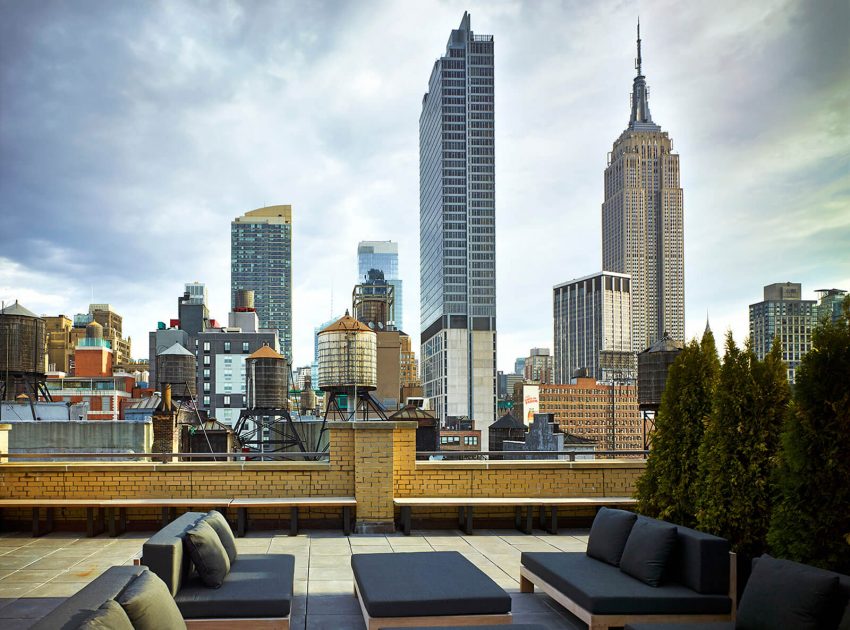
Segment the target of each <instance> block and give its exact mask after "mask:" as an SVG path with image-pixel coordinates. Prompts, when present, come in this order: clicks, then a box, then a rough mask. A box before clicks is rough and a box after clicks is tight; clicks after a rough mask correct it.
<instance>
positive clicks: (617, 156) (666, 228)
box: [602, 24, 685, 353]
mask: <svg viewBox="0 0 850 630" xmlns="http://www.w3.org/2000/svg"><path fill="white" fill-rule="evenodd" d="M640 44H641V40H640V24H638V39H637V52H638V56H637V61H636V63H635V67H636V69H637V76H636V77H635V79H634V85H633V87H632V113H631V118H630V120H629V124H628V127H627V128H626V130H625V131H623V133H622V134H620V137H619V138H617V140H616V141H615V142H614V146H613V148H612V150H611V153H610V154H609V156H608V167H607V168H606V169H605V201H604V203H603V204H602V268H603V269H605V270H608V271H616V272H619V273H625V274H629V276H631V296H632V326H631V327H632V331H631V332H632V351H633V352H635V353H637V352H642V351H643V350H644V349H646V348H648V347H649V346H651V345H652V344H653V343H655V342H656V341H657V340H658V339H660V338H661V337H663V335H664V333H665V332H667V333H669V334H670V336H671V337H672V338H673V339H674V340H676V341H684V339H685V254H684V228H683V202H682V188H681V186H680V185H679V156H678V154H675V153H673V141H672V140H671V139H670V137H669V136H668V134H667V132H666V131H662V130H661V127H660V126H659V125H657V124H655V123H654V122H653V120H652V116H651V115H650V113H649V89H648V88H647V86H646V77H644V76H643V74H642V70H641V51H640Z"/></svg>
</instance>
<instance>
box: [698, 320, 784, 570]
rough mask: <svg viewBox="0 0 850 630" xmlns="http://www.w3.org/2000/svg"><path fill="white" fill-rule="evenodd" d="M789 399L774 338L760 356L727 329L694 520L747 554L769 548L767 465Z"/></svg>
mask: <svg viewBox="0 0 850 630" xmlns="http://www.w3.org/2000/svg"><path fill="white" fill-rule="evenodd" d="M789 400H790V389H789V387H788V382H787V379H786V366H785V364H784V363H783V362H782V352H781V349H780V346H779V343H778V339H777V340H775V341H774V344H773V348H772V349H771V351H770V353H769V354H768V355H767V357H765V360H764V361H759V360H758V359H757V358H756V356H755V354H754V353H753V352H752V350H751V349H750V348H749V346H747V347H745V348H744V349H740V348H738V347H737V346H736V345H735V341H734V340H733V339H732V335H731V333H729V334H728V335H727V337H726V350H725V355H724V359H723V365H722V367H721V368H720V378H719V381H718V385H717V392H716V394H715V397H714V405H713V408H712V413H711V415H710V417H709V420H708V422H707V424H706V428H705V433H704V435H703V441H702V444H701V446H700V451H699V471H700V479H701V481H700V484H699V497H698V500H697V523H698V526H699V527H700V529H702V530H704V531H708V532H712V533H714V534H717V535H719V536H722V537H724V538H727V539H728V540H729V541H730V542H731V543H732V546H733V548H734V549H735V550H736V551H738V552H739V553H743V554H745V555H748V556H755V555H759V554H761V553H763V552H764V551H766V547H767V542H766V541H767V532H768V527H769V524H770V513H771V478H772V469H773V467H774V465H775V460H776V454H777V451H778V449H779V436H780V432H781V430H782V422H783V418H784V415H785V413H786V412H787V408H788V403H789Z"/></svg>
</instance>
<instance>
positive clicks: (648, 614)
mask: <svg viewBox="0 0 850 630" xmlns="http://www.w3.org/2000/svg"><path fill="white" fill-rule="evenodd" d="M520 565H521V566H520V590H521V591H522V592H524V593H530V592H533V591H534V588H535V587H537V588H539V589H540V590H542V591H543V592H545V593H546V594H548V595H549V596H550V597H552V598H553V599H554V600H555V601H557V602H558V603H560V604H561V605H562V606H564V607H565V608H566V609H567V610H569V611H570V612H571V613H573V614H574V615H576V616H577V617H578V618H579V619H581V620H582V621H584V622H585V623H587V624H588V626H589V628H590V630H599V629H602V628H609V627H620V626H624V625H625V624H627V623H630V622H657V621H686V622H713V621H729V620H732V619H734V612H735V596H734V594H735V589H736V585H735V558H734V554H730V552H729V543H728V541H726V540H724V539H722V538H718V537H716V536H711V535H709V534H704V533H702V532H698V531H696V530H693V529H689V528H687V527H677V526H675V525H671V524H669V523H665V522H663V521H658V520H655V519H650V518H646V517H642V516H641V517H639V516H637V515H635V514H633V513H631V512H626V511H623V510H612V509H608V508H602V509H601V510H600V511H599V513H598V514H597V516H596V519H595V520H594V522H593V527H592V529H591V531H590V537H589V540H588V546H587V552H586V553H585V552H556V553H548V552H523V554H522V556H521V560H520Z"/></svg>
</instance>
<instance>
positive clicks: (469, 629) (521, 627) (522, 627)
mask: <svg viewBox="0 0 850 630" xmlns="http://www.w3.org/2000/svg"><path fill="white" fill-rule="evenodd" d="M381 630H434V626H406V627H404V628H398V627H392V628H382V629H381ZM440 630H547V628H546V626H541V625H540V624H539V623H513V624H509V625H506V624H503V623H501V624H499V625H496V626H491V625H486V626H479V625H475V626H440Z"/></svg>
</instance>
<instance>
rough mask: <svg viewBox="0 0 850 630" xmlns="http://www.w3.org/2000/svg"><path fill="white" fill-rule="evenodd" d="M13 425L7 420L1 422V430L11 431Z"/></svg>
mask: <svg viewBox="0 0 850 630" xmlns="http://www.w3.org/2000/svg"><path fill="white" fill-rule="evenodd" d="M11 430H12V425H11V424H7V423H5V422H0V431H11Z"/></svg>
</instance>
